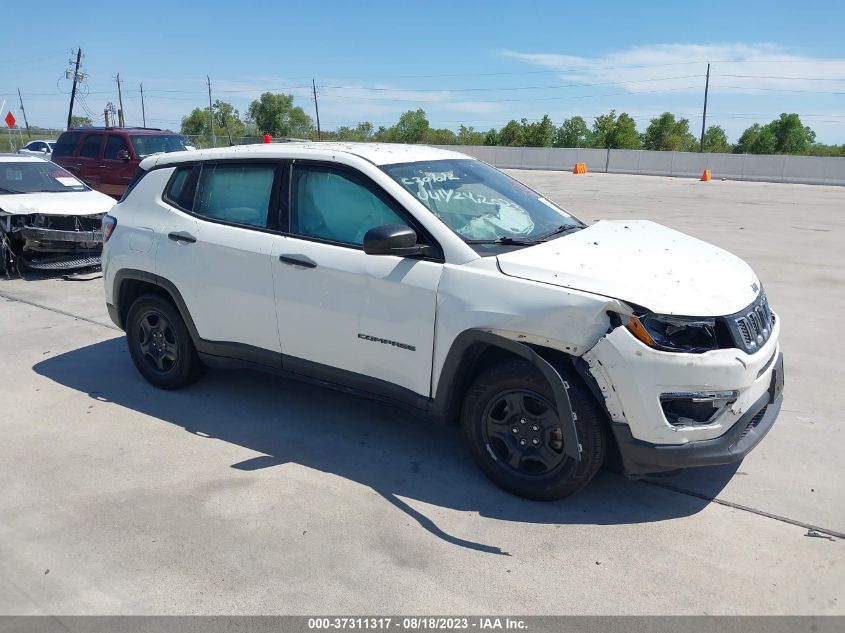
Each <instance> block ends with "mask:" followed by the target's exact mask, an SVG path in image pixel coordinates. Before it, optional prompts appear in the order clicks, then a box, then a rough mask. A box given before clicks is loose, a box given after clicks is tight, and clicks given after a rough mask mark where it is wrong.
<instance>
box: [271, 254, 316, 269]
mask: <svg viewBox="0 0 845 633" xmlns="http://www.w3.org/2000/svg"><path fill="white" fill-rule="evenodd" d="M279 261H280V262H282V263H284V264H289V265H291V266H302V267H303V268H316V267H317V262H315V261H314V260H312V259H309V258H308V257H306V256H305V255H279Z"/></svg>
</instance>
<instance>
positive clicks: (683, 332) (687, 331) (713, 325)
mask: <svg viewBox="0 0 845 633" xmlns="http://www.w3.org/2000/svg"><path fill="white" fill-rule="evenodd" d="M625 327H627V328H628V330H629V331H630V332H631V334H633V335H634V336H636V337H637V338H638V339H639V340H640V341H642V342H643V343H645V344H646V345H648V346H649V347H654V348H655V349H660V350H664V351H667V352H687V353H690V354H700V353H701V352H706V351H709V350H713V349H719V348H720V347H723V345H721V344H720V338H721V337H720V335H719V331H718V330H719V329H720V328H719V327H718V325H717V322H716V319H696V318H689V317H675V316H669V315H665V314H644V315H642V316H639V317H637V316H632V317H631V319H630V320H629V321H628V323H627V324H626V325H625Z"/></svg>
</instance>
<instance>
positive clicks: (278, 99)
mask: <svg viewBox="0 0 845 633" xmlns="http://www.w3.org/2000/svg"><path fill="white" fill-rule="evenodd" d="M247 120H248V121H250V122H252V123H254V124H255V125H256V127H257V128H258V131H259V132H262V133H265V134H272V135H273V136H280V137H285V136H293V137H307V136H310V135H311V133H312V132H313V131H314V122H313V121H312V120H311V117H310V116H308V115H307V114H306V113H305V111H304V110H303V109H302V108H300V107H299V106H294V105H293V95H286V94H277V93H273V92H265V93H263V94H262V95H261V96H260V97H259V98H258V99H256V100H255V101H253V102H252V103H250V104H249V109H248V110H247Z"/></svg>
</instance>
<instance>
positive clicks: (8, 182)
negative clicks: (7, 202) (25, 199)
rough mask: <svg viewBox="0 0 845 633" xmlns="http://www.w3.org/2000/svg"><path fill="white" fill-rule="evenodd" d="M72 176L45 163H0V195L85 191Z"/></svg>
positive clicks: (53, 165)
mask: <svg viewBox="0 0 845 633" xmlns="http://www.w3.org/2000/svg"><path fill="white" fill-rule="evenodd" d="M86 189H87V187H86V186H85V185H83V184H82V183H81V182H79V181H78V180H77V179H76V178H74V177H73V175H72V174H70V173H69V172H66V171H65V170H64V169H62V168H61V167H59V166H58V165H56V164H55V163H50V162H47V161H42V160H39V161H31V162H30V161H15V162H5V163H0V195H8V194H14V193H36V192H41V191H49V192H62V191H85V190H86Z"/></svg>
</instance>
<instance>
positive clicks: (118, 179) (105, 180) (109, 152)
mask: <svg viewBox="0 0 845 633" xmlns="http://www.w3.org/2000/svg"><path fill="white" fill-rule="evenodd" d="M121 152H125V158H121V157H120V156H123V155H124V154H121ZM137 169H138V168H137V165H136V164H135V163H133V161H132V160H131V154H130V149H129V145H128V144H127V143H126V139H125V138H124V137H123V135H121V134H109V135H108V138H107V139H106V146H105V148H104V149H103V158H102V160H100V191H102V192H103V193H105V194H108V195H110V196H115V197H120V196H122V195H123V192H124V191H125V190H126V185H128V184H129V181H130V180H132V177H133V176H134V175H135V171H136V170H137Z"/></svg>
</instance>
